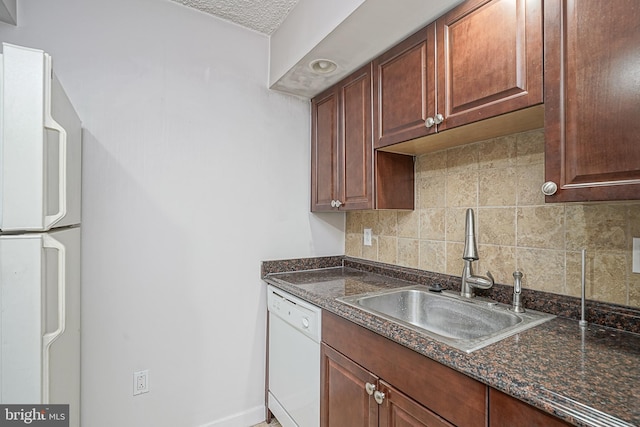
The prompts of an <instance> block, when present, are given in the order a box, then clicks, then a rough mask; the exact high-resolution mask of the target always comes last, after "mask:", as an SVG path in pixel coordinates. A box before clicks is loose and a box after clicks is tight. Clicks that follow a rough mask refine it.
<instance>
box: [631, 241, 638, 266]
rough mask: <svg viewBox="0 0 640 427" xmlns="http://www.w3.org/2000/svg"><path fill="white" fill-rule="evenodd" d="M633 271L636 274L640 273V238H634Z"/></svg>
mask: <svg viewBox="0 0 640 427" xmlns="http://www.w3.org/2000/svg"><path fill="white" fill-rule="evenodd" d="M631 259H632V264H633V266H632V270H631V271H633V272H634V273H640V237H634V238H633V252H632V256H631Z"/></svg>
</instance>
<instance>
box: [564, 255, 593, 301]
mask: <svg viewBox="0 0 640 427" xmlns="http://www.w3.org/2000/svg"><path fill="white" fill-rule="evenodd" d="M593 258H594V254H593V253H592V252H587V253H586V257H585V284H588V283H591V282H593ZM566 263H567V264H566V272H565V284H566V286H565V294H566V295H569V296H572V297H580V296H582V252H569V251H567V253H566Z"/></svg>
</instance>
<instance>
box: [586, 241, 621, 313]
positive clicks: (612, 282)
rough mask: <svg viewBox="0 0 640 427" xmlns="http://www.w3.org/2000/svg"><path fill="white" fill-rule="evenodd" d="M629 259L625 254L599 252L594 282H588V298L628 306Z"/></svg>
mask: <svg viewBox="0 0 640 427" xmlns="http://www.w3.org/2000/svg"><path fill="white" fill-rule="evenodd" d="M630 270H631V268H628V269H627V257H626V254H625V253H623V252H598V251H596V253H595V256H594V260H593V280H592V281H590V282H588V287H587V298H589V299H594V300H596V301H607V302H611V303H615V304H627V284H626V280H625V279H626V275H627V273H626V272H627V271H630Z"/></svg>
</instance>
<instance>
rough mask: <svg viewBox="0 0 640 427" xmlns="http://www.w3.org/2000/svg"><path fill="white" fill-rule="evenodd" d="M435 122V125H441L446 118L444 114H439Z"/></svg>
mask: <svg viewBox="0 0 640 427" xmlns="http://www.w3.org/2000/svg"><path fill="white" fill-rule="evenodd" d="M433 121H434V122H435V124H437V125H439V124H440V123H442V122H443V121H444V116H443V115H442V114H440V113H438V114H436V116H435V117H434V118H433Z"/></svg>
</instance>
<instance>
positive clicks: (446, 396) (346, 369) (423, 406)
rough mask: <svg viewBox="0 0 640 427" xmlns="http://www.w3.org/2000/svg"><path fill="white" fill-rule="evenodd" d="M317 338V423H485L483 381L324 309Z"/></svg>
mask: <svg viewBox="0 0 640 427" xmlns="http://www.w3.org/2000/svg"><path fill="white" fill-rule="evenodd" d="M322 341H323V346H322V358H321V360H322V362H321V363H322V365H321V369H320V372H321V374H320V375H321V387H322V392H321V401H320V425H321V426H324V427H328V426H330V427H335V426H372V425H373V426H377V425H380V426H388V425H393V426H451V425H456V426H460V427H486V420H487V386H485V385H484V384H482V383H480V382H478V381H476V380H474V379H472V378H470V377H467V376H466V375H464V374H461V373H459V372H456V371H454V370H453V369H451V368H449V367H446V366H444V365H441V364H440V363H438V362H435V361H433V360H431V359H428V358H426V357H424V356H422V355H420V354H418V353H416V352H415V351H412V350H410V349H408V348H406V347H404V346H401V345H400V344H397V343H395V342H393V341H390V340H388V339H386V338H384V337H382V336H380V335H378V334H376V333H375V332H372V331H369V330H367V329H365V328H362V327H360V326H358V325H356V324H355V323H353V322H349V321H348V320H345V319H344V318H342V317H339V316H337V315H335V314H332V313H330V312H327V311H323V312H322ZM367 383H370V384H372V385H375V390H373V391H372V394H371V395H369V394H368V393H367V390H366V388H367V385H366V384H367ZM376 392H378V393H384V399H382V402H381V403H380V404H378V403H377V402H376V401H375V399H376ZM378 398H380V395H379V394H378Z"/></svg>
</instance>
